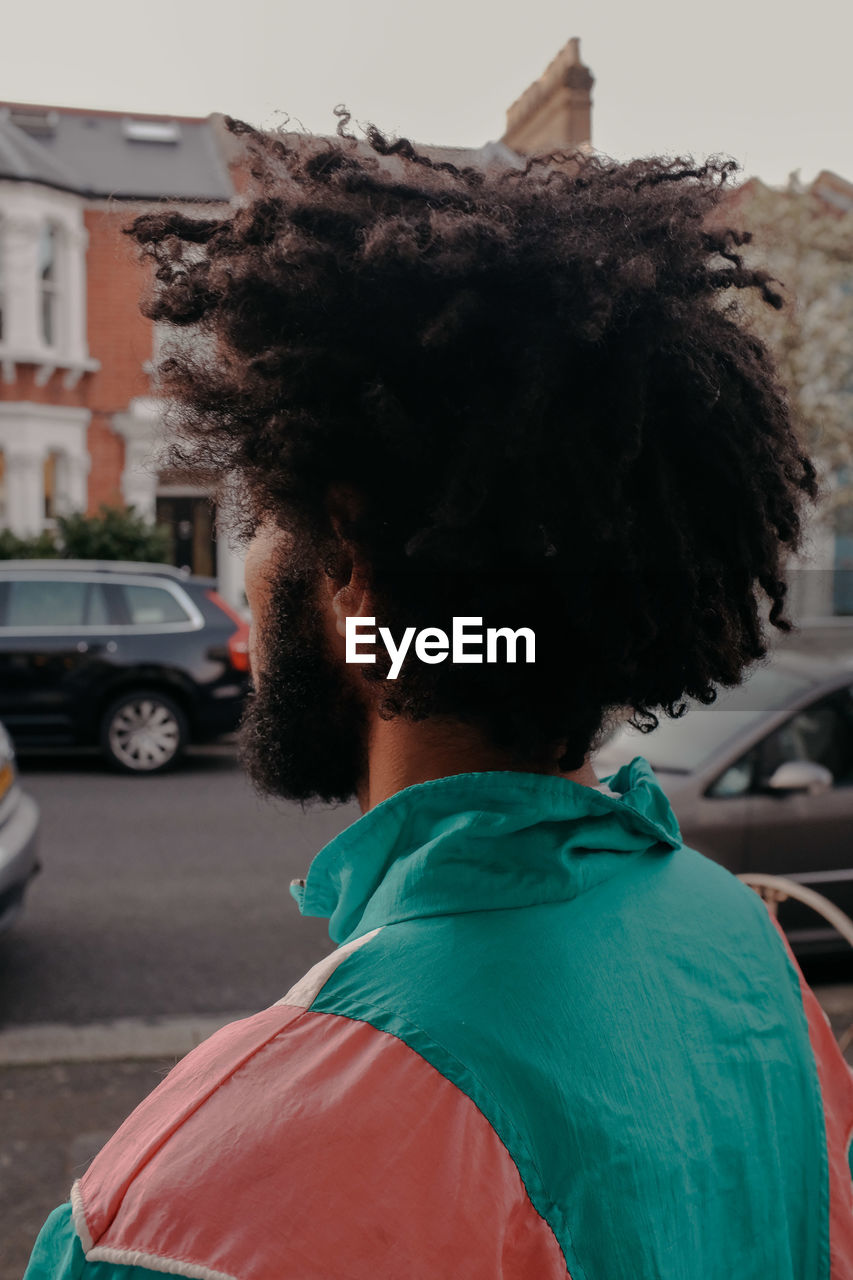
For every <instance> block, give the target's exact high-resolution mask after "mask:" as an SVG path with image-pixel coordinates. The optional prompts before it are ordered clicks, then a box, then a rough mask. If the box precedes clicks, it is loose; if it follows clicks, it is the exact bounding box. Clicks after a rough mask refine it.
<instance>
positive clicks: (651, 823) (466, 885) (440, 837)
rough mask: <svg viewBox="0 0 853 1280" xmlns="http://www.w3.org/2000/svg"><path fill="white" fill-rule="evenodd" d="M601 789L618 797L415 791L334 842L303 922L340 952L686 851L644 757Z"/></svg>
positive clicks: (564, 893) (523, 903)
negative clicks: (323, 931) (629, 860)
mask: <svg viewBox="0 0 853 1280" xmlns="http://www.w3.org/2000/svg"><path fill="white" fill-rule="evenodd" d="M604 781H606V783H607V784H608V786H609V787H610V788H611V790H612V791H614V792H616V793H617V795H616V796H611V795H607V794H605V793H603V792H601V791H597V790H596V789H595V788H594V787H587V786H583V785H582V784H581V783H577V782H570V781H569V780H568V779H566V778H559V777H551V776H547V775H544V774H537V773H512V772H490V773H459V774H453V775H452V776H450V777H447V778H437V779H435V780H434V781H431V782H420V783H417V784H416V785H415V786H412V787H406V788H405V790H403V791H398V792H397V793H396V794H395V795H393V796H391V797H389V799H387V800H385V801H383V803H382V804H379V805H377V806H376V808H374V809H370V810H369V811H368V812H367V813H366V814H364V816H363V817H361V818H359V819H358V820H357V821H356V822H354V823H353V824H352V826H350V827H347V828H346V830H345V831H343V832H341V834H340V835H338V836H336V837H335V838H334V839H333V840H332V841H330V843H329V844H327V845H326V846H325V848H323V849H321V850H320V852H319V853H318V854H317V856H316V857H315V858H314V860H313V862H312V863H311V867H310V870H309V872H308V876H307V878H306V880H305V881H294V882H293V884H292V885H291V893H292V894H293V896H294V897H295V898H296V901H297V903H298V904H299V910H300V912H301V913H302V915H304V916H321V917H324V918H325V917H328V919H329V934H330V935H331V938H332V940H333V941H334V942H337V943H343V942H347V941H351V940H352V939H353V938H356V937H359V936H361V935H362V934H364V933H367V932H369V931H370V930H371V929H376V928H377V927H379V926H381V925H385V924H394V923H396V922H398V921H401V920H410V919H413V918H416V917H419V916H434V915H452V914H455V913H458V912H464V911H484V910H500V909H506V908H508V907H527V906H535V905H539V904H542V903H547V902H559V901H567V900H569V899H572V898H576V897H578V896H579V895H580V894H581V893H585V892H586V891H587V890H588V889H590V888H592V887H593V886H594V885H596V884H600V883H601V882H602V881H603V880H607V879H610V878H611V876H613V875H616V874H618V872H619V870H620V869H621V868H623V867H624V866H625V857H626V855H629V856H631V855H633V856H637V855H641V854H644V853H647V852H649V851H651V850H656V851H659V852H666V851H667V850H670V849H675V848H678V847H679V846H680V845H681V834H680V832H679V829H678V823H677V821H676V819H675V815H674V814H673V812H672V809H671V808H670V806H669V801H668V800H667V798H666V796H665V795H664V793H663V791H661V789H660V787H659V786H658V784H657V782H656V781H655V777H654V774H653V773H652V770H651V767H650V766H649V764H648V763H647V762H646V761H645V760H644V759H643V758H642V757H641V756H637V757H636V758H635V759H634V760H632V761H631V763H630V764H629V765H624V766H623V767H622V768H621V769H620V770H619V771H618V773H615V774H614V775H613V776H612V777H608V778H606V779H604ZM593 853H594V854H596V857H594V858H591V857H589V856H588V855H590V854H593Z"/></svg>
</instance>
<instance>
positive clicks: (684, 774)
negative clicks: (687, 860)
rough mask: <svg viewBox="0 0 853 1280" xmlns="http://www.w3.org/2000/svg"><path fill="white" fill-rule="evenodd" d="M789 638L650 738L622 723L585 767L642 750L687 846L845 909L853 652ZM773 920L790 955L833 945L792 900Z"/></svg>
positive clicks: (848, 900) (852, 814)
mask: <svg viewBox="0 0 853 1280" xmlns="http://www.w3.org/2000/svg"><path fill="white" fill-rule="evenodd" d="M796 643H797V641H796V639H794V640H792V641H790V642H788V643H787V644H785V645H784V646H781V647H780V648H778V649H777V650H776V652H775V654H774V655H773V656H772V658H771V659H770V661H769V662H768V663H766V664H765V665H761V666H759V667H757V668H756V669H755V670H754V671H753V673H752V674H751V675H750V676H749V678H748V679H747V680H746V681H745V683H744V684H742V685H741V686H740V687H739V688H737V689H732V690H721V691H720V693H719V696H718V699H717V701H716V703H714V704H713V705H712V706H710V707H705V706H702V705H696V704H694V705H693V706H691V708H690V710H689V711H688V712H687V713H686V715H685V716H684V717H682V719H680V720H670V719H668V718H666V717H663V716H661V717H660V724H659V727H658V728H657V729H655V730H654V731H653V732H651V733H649V734H643V733H640V732H638V731H637V730H635V729H632V728H630V727H628V726H627V725H622V726H621V727H620V728H618V729H617V730H616V731H615V732H614V733H613V734H612V735H611V737H610V738H609V739H608V740H607V741H606V742H605V743H604V744H603V746H602V747H601V749H600V751H599V752H598V753H597V754H596V756H595V759H594V766H595V769H596V772H597V773H598V775H599V777H606V776H608V775H610V774H612V773H614V772H615V771H616V769H618V768H619V767H620V765H622V764H625V763H627V762H628V761H630V760H631V759H633V757H634V756H638V755H640V756H644V757H645V759H646V760H648V762H649V764H650V765H651V766H652V768H653V769H654V771H655V774H656V776H657V778H658V781H659V782H660V785H661V787H662V788H663V790H664V791H665V792H666V794H667V796H668V798H669V800H670V802H671V804H672V807H673V809H674V811H675V814H676V817H677V818H678V821H679V825H680V827H681V831H682V834H683V836H684V840H685V843H686V844H688V845H690V846H691V847H692V848H694V849H698V850H699V851H700V852H701V853H705V854H707V855H708V856H709V857H711V858H714V859H715V860H716V861H718V862H721V863H722V864H723V865H724V866H726V867H728V868H729V870H730V871H733V872H735V873H737V874H741V873H743V872H763V873H766V874H771V875H780V876H786V877H788V878H789V879H791V880H796V881H799V882H800V883H801V884H804V885H808V886H810V887H811V888H813V889H815V890H816V891H817V892H818V893H821V894H823V895H824V896H826V897H828V898H829V899H830V900H831V901H833V902H834V903H836V905H837V906H839V907H840V908H841V910H842V911H844V912H845V914H847V915H851V916H853V654H849V653H848V654H847V656H845V654H844V653H843V652H839V651H838V650H836V651H835V657H815V656H814V654H813V653H810V652H807V651H804V650H808V649H809V648H810V647H812V646H811V645H810V642H809V641H808V640H806V641H804V642H803V643H802V645H801V647H800V648H796V647H794V646H795V645H796ZM824 651H826V650H824ZM779 918H780V921H781V923H782V924H783V925H784V926H785V928H786V931H787V933H788V936H789V938H790V940H791V943H792V945H793V946H794V949H795V950H796V951H797V952H798V953H800V954H805V953H808V952H820V951H832V950H835V949H836V948H838V947H840V946H841V945H842V943H841V939H840V937H839V935H838V934H837V933H836V932H835V931H834V930H833V929H831V928H830V927H829V926H828V925H826V924H825V922H823V921H822V920H820V919H819V918H818V917H817V916H816V915H815V914H814V913H812V912H809V911H808V910H807V908H805V907H802V906H800V905H799V904H796V903H794V902H792V901H788V902H786V903H783V904H782V907H781V908H780V913H779ZM843 945H845V946H846V944H843Z"/></svg>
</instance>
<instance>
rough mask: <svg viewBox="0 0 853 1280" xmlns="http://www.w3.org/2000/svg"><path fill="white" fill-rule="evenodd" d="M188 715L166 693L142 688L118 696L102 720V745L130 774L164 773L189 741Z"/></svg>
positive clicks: (118, 765) (109, 757) (109, 755)
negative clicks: (135, 691)
mask: <svg viewBox="0 0 853 1280" xmlns="http://www.w3.org/2000/svg"><path fill="white" fill-rule="evenodd" d="M187 736H188V728H187V718H186V716H185V715H184V713H183V711H182V710H181V708H180V707H179V706H178V704H177V703H176V702H173V701H172V699H171V698H169V697H167V695H166V694H164V693H158V692H155V691H154V690H150V689H148V690H142V691H140V692H138V693H126V694H123V695H122V696H121V697H120V698H116V700H115V702H113V703H112V704H111V705H110V706H109V707H107V710H106V711H105V713H104V718H103V720H102V721H101V748H102V750H103V752H104V755H105V756H106V757H107V759H108V760H109V762H110V764H113V765H115V766H116V767H117V768H119V769H123V770H125V772H127V773H160V772H162V770H163V769H168V768H169V766H170V765H172V764H174V763H175V761H176V760H177V759H178V757H179V755H180V754H181V752H182V751H183V749H184V747H185V746H186V744H187Z"/></svg>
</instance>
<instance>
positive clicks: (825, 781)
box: [762, 760, 835, 796]
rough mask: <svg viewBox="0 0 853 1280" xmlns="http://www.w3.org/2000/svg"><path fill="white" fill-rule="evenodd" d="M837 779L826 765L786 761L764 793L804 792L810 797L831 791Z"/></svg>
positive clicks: (766, 786) (767, 784)
mask: <svg viewBox="0 0 853 1280" xmlns="http://www.w3.org/2000/svg"><path fill="white" fill-rule="evenodd" d="M834 781H835V779H834V778H833V776H832V774H831V773H830V771H829V769H827V768H826V766H825V765H822V764H817V763H816V762H815V761H814V760H786V761H785V763H784V764H780V765H779V767H778V768H777V769H776V770H775V771H774V772H773V773H772V774H771V776H770V777H769V778H768V779H767V781H766V782H765V784H764V787H763V788H762V790H764V791H776V792H782V791H804V792H806V794H807V795H810V796H819V795H822V794H823V792H824V791H829V789H830V787H831V786H832V784H833V782H834Z"/></svg>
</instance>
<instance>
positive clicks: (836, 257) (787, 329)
mask: <svg viewBox="0 0 853 1280" xmlns="http://www.w3.org/2000/svg"><path fill="white" fill-rule="evenodd" d="M732 209H734V210H736V218H735V221H736V222H740V223H741V225H742V226H744V227H746V228H747V229H748V230H749V231H750V232H751V233H752V237H753V239H752V243H751V244H750V245H748V246H747V247H745V249H744V250H743V253H744V257H745V259H746V260H747V261H748V262H749V263H750V264H755V265H761V266H764V267H765V268H767V269H768V270H769V271H770V272H771V273H772V274H773V276H774V277H775V278H776V280H777V281H778V283H779V284H780V285H781V286H782V287H781V289H780V290H779V292H781V293H782V294H783V296H784V297H785V300H786V305H785V306H784V307H783V308H782V309H781V310H779V311H774V310H772V309H771V308H770V307H768V306H767V305H766V304H765V303H762V302H760V301H759V300H758V299H751V300H750V301H749V302H747V303H746V304H745V305H746V306H747V308H748V310H749V313H750V318H751V320H752V322H753V325H754V327H755V329H756V330H757V331H758V332H759V334H760V335H761V336H762V337H763V338H764V339H765V340H766V341H767V342H768V344H769V346H770V347H771V349H772V350H773V353H774V355H775V356H776V359H777V361H778V364H779V367H780V371H781V374H782V377H783V379H784V381H785V383H786V385H787V387H788V390H789V394H790V396H791V401H792V404H793V407H794V411H795V417H796V420H797V424H798V427H799V430H800V433H801V437H802V439H803V442H804V444H805V445H806V446H807V448H808V449H809V451H810V452H811V453H812V454H813V456H814V457H815V458H816V460H817V462H818V465H819V467H820V470H821V472H822V474H823V477H824V479H825V480H826V481H827V482H828V486H829V487H828V493H827V501H826V507H825V514H826V517H827V518H828V519H829V520H830V522H831V523H832V525H833V527H835V528H836V529H837V530H838V531H841V530H842V529H844V528H846V526H847V524H848V523H849V521H850V518H851V507H853V212H839V211H838V210H837V209H833V208H832V207H831V206H830V205H828V204H827V203H826V201H825V200H823V199H821V198H820V197H819V196H818V195H817V194H816V192H815V190H814V188H812V189H806V188H805V187H803V186H802V184H801V183H800V181H799V178H798V177H797V175H796V174H795V175H792V177H791V179H790V181H789V183H788V186H787V187H786V188H784V189H783V190H774V189H771V188H770V187H766V186H764V184H763V183H761V182H758V181H757V180H754V179H753V180H752V181H751V182H749V183H747V184H746V185H745V186H744V187H742V188H740V190H739V191H738V192H737V193H735V197H734V200H733V202H732V205H731V206H730V207H729V209H727V211H726V212H727V213H731V211H732Z"/></svg>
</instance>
